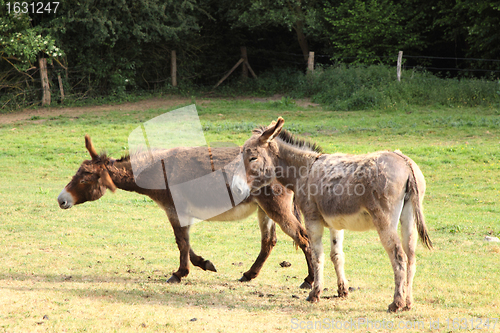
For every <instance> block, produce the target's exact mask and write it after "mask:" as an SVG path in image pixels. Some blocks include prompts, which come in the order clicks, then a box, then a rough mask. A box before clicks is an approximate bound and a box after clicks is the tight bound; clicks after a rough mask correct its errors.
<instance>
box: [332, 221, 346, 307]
mask: <svg viewBox="0 0 500 333" xmlns="http://www.w3.org/2000/svg"><path fill="white" fill-rule="evenodd" d="M343 243H344V230H336V229H334V228H330V245H331V250H330V258H331V259H332V262H333V265H334V266H335V273H336V274H337V286H338V293H339V297H347V295H348V294H349V289H348V283H347V279H346V278H345V274H344V263H345V258H344V249H343Z"/></svg>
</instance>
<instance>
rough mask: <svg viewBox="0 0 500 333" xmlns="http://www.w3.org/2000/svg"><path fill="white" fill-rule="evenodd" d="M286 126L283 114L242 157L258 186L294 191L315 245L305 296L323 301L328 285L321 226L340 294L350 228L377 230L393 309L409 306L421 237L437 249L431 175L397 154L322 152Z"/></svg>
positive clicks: (245, 147)
mask: <svg viewBox="0 0 500 333" xmlns="http://www.w3.org/2000/svg"><path fill="white" fill-rule="evenodd" d="M283 124H284V120H283V118H281V117H280V118H278V121H277V122H272V123H271V125H269V126H268V127H262V128H258V129H256V130H254V131H253V135H252V137H251V138H250V139H248V140H247V141H246V142H245V144H244V145H243V159H244V163H245V168H246V170H247V171H246V172H247V182H248V185H249V187H250V188H251V190H252V191H254V190H256V189H259V188H261V187H262V186H267V185H269V184H270V183H271V182H273V181H274V180H276V179H277V180H278V181H279V182H280V183H281V184H282V185H283V186H285V187H286V188H288V189H291V190H293V191H294V192H295V195H296V200H297V203H298V205H299V207H300V209H301V211H302V213H303V214H304V219H305V223H306V229H307V232H308V235H309V240H310V242H311V249H312V260H313V269H314V285H313V289H312V290H311V292H310V294H309V297H308V298H307V300H308V301H311V302H317V301H318V300H319V297H320V294H321V291H322V290H323V265H324V253H323V245H322V241H321V239H322V235H323V228H324V227H327V228H329V229H330V239H331V252H330V257H331V259H332V261H333V264H334V266H335V271H336V274H337V284H338V293H339V296H340V297H345V296H347V294H348V286H347V280H346V278H345V275H344V252H343V249H342V242H343V237H344V229H347V230H355V231H365V230H368V229H376V230H377V232H378V234H379V237H380V241H381V242H382V245H383V246H384V248H385V250H386V251H387V254H388V255H389V258H390V260H391V264H392V268H393V270H394V280H395V292H394V301H393V302H392V304H390V305H389V311H398V310H403V309H404V310H409V309H410V308H411V306H412V302H413V298H412V284H413V276H414V275H415V269H416V263H415V249H416V244H417V234H418V236H420V239H421V240H422V242H423V244H424V245H425V246H426V247H427V248H429V249H431V248H432V243H431V240H430V238H429V235H428V233H427V229H426V226H425V222H424V215H423V211H422V201H423V199H424V192H425V180H424V176H423V175H422V172H421V171H420V169H419V167H418V166H417V164H415V162H413V161H412V160H411V159H410V158H409V157H407V156H405V155H403V154H402V153H401V152H399V151H396V152H389V151H380V152H376V153H371V154H366V155H347V154H322V153H321V149H320V148H319V147H318V146H317V145H315V144H311V143H308V142H305V141H303V140H298V139H296V138H294V137H293V136H292V135H290V133H288V132H286V131H284V130H283V131H282V127H283ZM398 221H401V234H402V241H401V240H400V238H399V236H398V232H397V226H398Z"/></svg>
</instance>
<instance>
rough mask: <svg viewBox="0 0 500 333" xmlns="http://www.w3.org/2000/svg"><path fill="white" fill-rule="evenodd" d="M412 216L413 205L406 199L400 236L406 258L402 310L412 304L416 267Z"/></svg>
mask: <svg viewBox="0 0 500 333" xmlns="http://www.w3.org/2000/svg"><path fill="white" fill-rule="evenodd" d="M413 216H414V215H413V206H412V205H411V203H410V202H409V201H408V202H406V203H405V205H404V207H403V211H402V212H401V236H402V238H403V239H402V241H403V249H404V251H405V253H406V257H407V258H408V263H407V269H406V274H407V278H406V285H407V289H406V307H405V308H404V309H403V310H410V309H411V306H412V304H413V277H414V276H415V271H416V269H417V262H416V256H415V250H416V248H417V239H418V234H417V229H416V225H415V221H414V217H413Z"/></svg>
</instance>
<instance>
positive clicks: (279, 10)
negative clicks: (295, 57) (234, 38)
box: [228, 0, 323, 60]
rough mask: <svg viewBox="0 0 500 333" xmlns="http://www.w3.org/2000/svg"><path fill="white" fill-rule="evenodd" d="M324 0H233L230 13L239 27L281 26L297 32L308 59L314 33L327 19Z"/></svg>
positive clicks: (305, 56) (263, 27)
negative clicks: (323, 11) (240, 0)
mask: <svg viewBox="0 0 500 333" xmlns="http://www.w3.org/2000/svg"><path fill="white" fill-rule="evenodd" d="M322 6H323V4H322V1H320V0H274V1H273V0H258V1H253V0H246V1H242V2H238V1H233V2H231V3H230V5H229V8H230V10H229V11H228V17H229V19H230V20H232V21H233V22H234V23H233V25H234V26H236V27H243V26H244V27H248V28H249V29H250V30H257V29H265V28H267V27H271V26H280V27H284V28H286V29H288V30H293V31H295V33H296V36H297V41H298V43H299V46H300V49H301V50H302V54H303V55H304V59H305V60H307V58H308V57H309V42H308V40H309V39H310V38H311V36H319V35H320V34H321V33H320V31H321V28H322V26H323V21H322V19H321V15H322Z"/></svg>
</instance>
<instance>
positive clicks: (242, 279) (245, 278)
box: [238, 274, 250, 282]
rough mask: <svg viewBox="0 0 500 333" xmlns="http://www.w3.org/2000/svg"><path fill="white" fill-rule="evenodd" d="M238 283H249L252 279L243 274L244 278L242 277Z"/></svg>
mask: <svg viewBox="0 0 500 333" xmlns="http://www.w3.org/2000/svg"><path fill="white" fill-rule="evenodd" d="M238 281H240V282H248V281H250V279H249V278H247V277H246V276H245V274H243V276H242V277H241V278H240V279H239V280H238Z"/></svg>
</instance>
